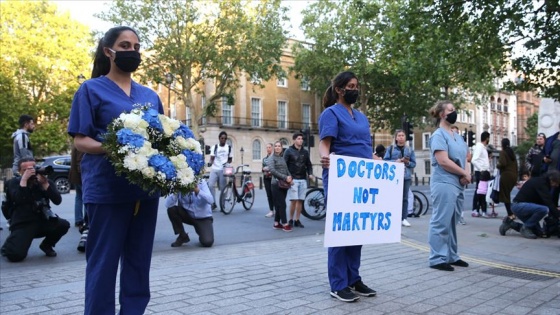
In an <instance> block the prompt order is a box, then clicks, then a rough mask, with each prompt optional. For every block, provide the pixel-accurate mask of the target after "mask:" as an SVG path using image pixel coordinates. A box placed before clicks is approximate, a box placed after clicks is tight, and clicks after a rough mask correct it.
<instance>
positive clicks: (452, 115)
mask: <svg viewBox="0 0 560 315" xmlns="http://www.w3.org/2000/svg"><path fill="white" fill-rule="evenodd" d="M445 120H446V121H447V122H448V123H450V124H454V123H455V122H456V121H457V112H451V113H449V114H447V116H445Z"/></svg>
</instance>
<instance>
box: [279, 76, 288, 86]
mask: <svg viewBox="0 0 560 315" xmlns="http://www.w3.org/2000/svg"><path fill="white" fill-rule="evenodd" d="M276 85H277V86H279V87H285V88H287V87H288V80H287V79H286V78H278V80H277V81H276Z"/></svg>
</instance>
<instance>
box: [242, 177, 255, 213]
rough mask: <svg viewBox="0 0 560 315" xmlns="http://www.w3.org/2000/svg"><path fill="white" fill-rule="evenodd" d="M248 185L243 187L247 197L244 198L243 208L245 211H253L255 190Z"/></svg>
mask: <svg viewBox="0 0 560 315" xmlns="http://www.w3.org/2000/svg"><path fill="white" fill-rule="evenodd" d="M249 187H251V186H249V185H248V184H247V183H245V185H243V191H244V192H245V196H243V208H245V210H251V207H252V206H253V204H254V203H255V188H249Z"/></svg>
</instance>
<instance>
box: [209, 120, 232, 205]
mask: <svg viewBox="0 0 560 315" xmlns="http://www.w3.org/2000/svg"><path fill="white" fill-rule="evenodd" d="M218 138H219V140H220V143H219V144H216V145H214V146H213V147H212V148H211V149H210V163H208V166H211V167H212V169H211V171H210V178H209V179H208V187H209V188H210V192H211V193H212V196H214V192H215V191H214V187H215V186H216V182H217V183H218V187H219V189H220V191H222V189H223V188H224V186H225V185H226V179H225V177H224V165H225V164H231V161H232V159H233V152H232V150H231V146H230V145H229V144H227V143H226V141H227V138H228V135H227V133H226V132H225V131H222V132H220V134H219V135H218ZM214 200H219V198H218V199H214ZM214 209H216V203H215V202H214V203H213V204H212V210H214Z"/></svg>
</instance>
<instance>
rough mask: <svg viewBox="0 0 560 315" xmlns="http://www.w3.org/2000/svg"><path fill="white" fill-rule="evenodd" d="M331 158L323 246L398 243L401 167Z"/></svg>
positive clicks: (361, 160)
mask: <svg viewBox="0 0 560 315" xmlns="http://www.w3.org/2000/svg"><path fill="white" fill-rule="evenodd" d="M330 157H331V163H330V165H331V167H330V169H329V182H328V202H327V217H326V223H325V246H326V247H336V246H349V245H361V244H379V243H394V242H399V241H400V236H401V224H400V222H401V213H402V193H403V192H402V189H403V182H402V181H403V177H404V167H403V165H402V163H393V162H387V161H379V160H371V159H360V158H353V157H347V156H342V155H334V154H333V155H331V156H330Z"/></svg>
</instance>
